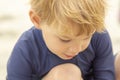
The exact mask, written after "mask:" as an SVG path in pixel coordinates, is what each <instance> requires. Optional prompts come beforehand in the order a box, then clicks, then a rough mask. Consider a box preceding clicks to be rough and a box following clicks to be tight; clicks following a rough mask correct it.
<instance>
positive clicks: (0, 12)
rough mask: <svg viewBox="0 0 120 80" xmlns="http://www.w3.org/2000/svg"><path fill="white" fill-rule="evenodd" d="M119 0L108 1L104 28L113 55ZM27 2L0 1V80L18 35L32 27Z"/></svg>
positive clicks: (118, 40) (119, 30) (119, 37)
mask: <svg viewBox="0 0 120 80" xmlns="http://www.w3.org/2000/svg"><path fill="white" fill-rule="evenodd" d="M118 1H119V0H108V2H109V6H108V11H107V13H106V26H107V29H108V31H109V33H110V36H111V39H112V43H113V50H114V53H116V52H117V51H119V50H120V25H119V24H118V6H119V2H118ZM28 10H29V5H28V0H12V1H11V0H0V80H5V77H6V64H7V60H8V58H9V56H10V53H11V51H12V49H13V47H14V45H15V43H16V41H17V39H18V38H19V37H20V35H21V34H22V33H23V32H24V31H25V30H27V29H29V28H30V27H31V26H32V23H31V22H30V20H29V17H28Z"/></svg>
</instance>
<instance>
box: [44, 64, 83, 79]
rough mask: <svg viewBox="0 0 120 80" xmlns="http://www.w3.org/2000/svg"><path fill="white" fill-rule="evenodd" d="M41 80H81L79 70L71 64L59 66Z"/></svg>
mask: <svg viewBox="0 0 120 80" xmlns="http://www.w3.org/2000/svg"><path fill="white" fill-rule="evenodd" d="M42 80H83V79H82V77H81V71H80V69H79V68H78V67H77V66H76V65H74V64H71V63H66V64H61V65H58V66H56V67H54V68H53V69H51V70H50V72H49V73H48V74H47V75H46V76H45V77H43V79H42Z"/></svg>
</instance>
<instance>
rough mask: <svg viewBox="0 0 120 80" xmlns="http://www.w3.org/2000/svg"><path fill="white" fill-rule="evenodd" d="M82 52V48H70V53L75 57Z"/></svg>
mask: <svg viewBox="0 0 120 80" xmlns="http://www.w3.org/2000/svg"><path fill="white" fill-rule="evenodd" d="M81 51H82V47H81V46H73V47H70V48H69V52H70V53H71V54H73V55H77V54H78V53H79V52H81Z"/></svg>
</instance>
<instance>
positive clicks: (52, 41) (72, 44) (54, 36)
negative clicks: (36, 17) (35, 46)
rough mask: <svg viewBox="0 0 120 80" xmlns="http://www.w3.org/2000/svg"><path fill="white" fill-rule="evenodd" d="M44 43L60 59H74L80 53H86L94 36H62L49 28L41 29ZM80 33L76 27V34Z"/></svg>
mask: <svg viewBox="0 0 120 80" xmlns="http://www.w3.org/2000/svg"><path fill="white" fill-rule="evenodd" d="M41 30H42V34H43V38H44V41H45V43H46V45H47V47H48V49H49V50H50V51H51V52H52V53H53V54H55V55H57V56H58V57H60V58H62V59H65V60H67V59H72V58H73V57H75V56H76V55H78V54H79V53H80V52H82V51H84V50H85V49H86V48H87V47H88V45H89V43H90V40H91V37H92V34H91V35H90V36H87V35H79V36H75V37H72V38H71V37H70V36H61V35H58V33H57V32H56V31H55V30H54V29H52V28H49V27H48V26H46V27H45V26H44V27H41ZM77 31H78V27H75V26H74V32H75V33H76V32H77Z"/></svg>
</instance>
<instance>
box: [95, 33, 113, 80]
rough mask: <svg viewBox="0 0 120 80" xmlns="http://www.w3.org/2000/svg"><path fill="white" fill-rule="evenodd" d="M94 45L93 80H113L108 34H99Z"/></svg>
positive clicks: (111, 52) (111, 55) (110, 46)
mask: <svg viewBox="0 0 120 80" xmlns="http://www.w3.org/2000/svg"><path fill="white" fill-rule="evenodd" d="M94 43H95V46H96V47H95V48H96V53H95V55H96V57H95V60H94V66H93V69H94V80H115V70H114V56H113V51H112V45H111V40H110V37H109V34H108V32H105V33H103V34H99V35H98V37H97V40H96V42H94Z"/></svg>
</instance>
